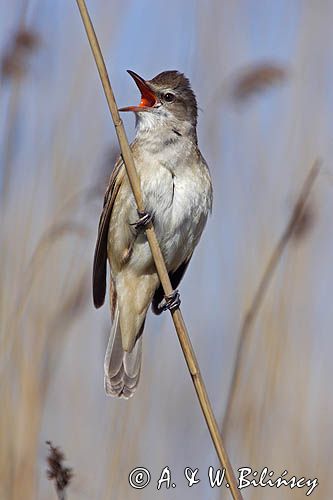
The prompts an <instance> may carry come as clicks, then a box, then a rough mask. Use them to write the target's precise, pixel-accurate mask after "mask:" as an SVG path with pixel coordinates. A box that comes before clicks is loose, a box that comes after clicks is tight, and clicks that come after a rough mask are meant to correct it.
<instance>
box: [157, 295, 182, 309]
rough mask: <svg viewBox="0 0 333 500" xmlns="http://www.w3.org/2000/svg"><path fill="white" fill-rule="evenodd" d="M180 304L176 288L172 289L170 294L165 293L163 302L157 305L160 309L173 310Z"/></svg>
mask: <svg viewBox="0 0 333 500" xmlns="http://www.w3.org/2000/svg"><path fill="white" fill-rule="evenodd" d="M179 306H180V295H179V292H178V290H174V291H173V292H172V293H170V295H165V296H164V300H163V302H161V304H160V305H159V309H160V311H167V310H169V311H174V310H175V309H178V307H179Z"/></svg>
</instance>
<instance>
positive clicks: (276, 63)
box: [0, 0, 333, 500]
mask: <svg viewBox="0 0 333 500" xmlns="http://www.w3.org/2000/svg"><path fill="white" fill-rule="evenodd" d="M87 4H88V8H89V10H90V13H91V16H92V19H93V22H94V24H95V29H96V32H97V35H98V37H99V40H100V44H101V47H102V50H103V53H104V56H105V60H106V63H107V66H108V69H109V71H110V77H111V81H112V84H113V86H114V92H115V95H116V97H117V101H118V105H119V106H126V105H129V104H135V103H137V102H138V99H139V95H138V91H137V89H136V86H135V85H134V83H133V81H132V80H131V78H130V77H129V75H128V74H127V73H126V69H132V70H134V71H136V72H137V73H139V74H140V75H142V76H144V77H146V78H147V79H148V78H152V77H153V76H155V75H156V74H157V73H159V72H161V71H163V70H166V69H179V70H181V71H182V72H184V73H185V74H186V75H187V76H188V77H189V78H190V80H191V83H192V86H193V89H194V90H195V92H196V95H197V98H198V102H199V106H200V112H199V130H198V134H199V145H200V148H201V151H202V153H203V155H204V156H205V158H206V160H207V162H208V164H209V166H210V170H211V174H212V178H213V184H214V195H215V200H214V209H213V215H212V217H211V218H210V220H209V222H208V225H207V228H206V231H205V233H204V236H203V238H202V240H201V242H200V245H199V247H198V249H197V251H196V252H195V255H194V258H193V259H192V262H191V265H190V268H189V271H188V273H187V275H186V278H185V279H184V281H183V283H182V285H181V295H182V308H183V313H184V318H185V320H186V323H187V325H188V328H189V331H190V335H191V339H192V342H193V345H194V348H195V350H196V353H197V356H198V360H199V363H200V366H201V370H202V374H203V376H204V379H205V381H206V384H207V389H208V393H209V396H210V398H211V401H212V404H213V407H214V410H215V412H216V417H217V419H218V421H219V423H220V425H221V427H222V422H223V419H225V428H224V430H225V432H224V436H225V440H226V444H227V448H228V451H229V453H230V458H231V461H232V463H233V465H234V468H235V469H237V468H238V467H241V466H245V465H247V466H249V467H252V468H253V469H256V470H259V471H260V470H261V469H262V468H263V467H264V466H267V467H268V468H269V470H273V471H275V475H276V476H279V475H280V474H281V473H282V472H283V471H284V470H285V469H287V470H288V471H289V476H291V475H294V474H295V475H297V476H298V477H301V476H304V477H305V478H315V477H317V478H318V480H319V483H320V486H319V487H318V488H317V489H316V490H315V491H314V493H313V494H312V497H314V498H318V499H324V500H325V499H330V498H332V493H331V486H330V483H329V479H330V472H329V469H330V463H331V460H332V458H333V446H332V445H333V433H332V421H333V401H332V394H331V384H330V380H331V379H332V376H333V368H332V355H331V352H332V347H333V344H332V338H331V337H330V332H331V331H332V327H333V313H332V296H333V266H332V255H333V233H332V231H331V228H332V213H333V166H332V164H331V159H332V157H333V140H332V139H333V137H332V130H333V128H332V126H333V113H332V111H333V93H332V88H333V42H332V36H331V35H332V18H333V1H332V0H327V1H326V0H321V1H320V2H316V3H315V2H304V1H300V0H299V1H297V0H296V1H293V2H290V1H289V0H278V1H276V2H269V1H261V0H259V1H258V0H256V1H247V0H242V1H241V0H233V1H230V0H209V1H207V2H201V1H199V0H196V1H195V0H183V1H182V2H178V1H175V0H169V2H162V1H158V2H156V1H152V0H141V1H140V2H135V1H129V0H125V1H124V0H123V1H121V2H120V1H114V2H111V1H106V0H95V1H94V2H93V1H88V2H87ZM0 5H1V16H0V54H1V63H0V64H1V67H0V72H1V75H0V76H1V95H0V103H1V104H0V105H1V114H0V130H1V133H0V140H1V146H0V148H1V150H0V217H1V223H0V228H1V229H0V238H1V241H0V255H1V265H0V279H1V290H0V318H1V330H0V332H1V337H0V338H1V349H0V401H1V411H0V498H1V499H4V500H7V499H8V500H9V499H10V500H11V499H13V500H14V499H15V500H21V499H22V498H24V499H25V500H30V499H52V498H55V491H54V488H53V485H52V484H51V483H50V482H49V481H48V480H47V478H46V468H47V464H46V456H47V452H48V449H47V446H46V444H45V441H46V440H51V441H52V442H53V443H54V445H57V446H60V448H61V449H62V450H63V451H64V453H65V455H66V459H67V461H66V464H67V465H68V466H70V467H72V468H73V472H74V477H73V479H72V481H71V484H70V486H69V488H68V498H69V499H105V500H107V499H112V500H117V499H121V500H122V499H124V498H128V499H136V498H139V499H143V498H144V499H146V500H149V499H152V498H160V499H163V498H170V497H171V496H172V497H173V498H182V499H183V498H184V499H190V498H191V499H202V498H205V499H214V500H215V499H226V498H228V499H229V498H231V497H230V496H229V492H228V490H227V489H226V487H225V486H222V487H221V488H214V489H212V488H210V486H209V484H208V480H207V469H208V467H209V466H210V465H213V466H214V467H218V463H217V459H216V456H215V452H214V449H213V446H212V443H211V441H210V438H209V434H208V431H207V429H206V425H205V423H204V420H203V416H202V414H201V412H200V409H199V406H198V403H197V400H196V395H195V392H194V389H193V387H192V382H191V379H190V377H189V374H188V372H187V369H186V367H185V363H184V360H183V356H182V353H181V350H180V347H179V344H178V340H177V337H176V334H175V332H174V328H173V325H172V322H171V319H170V316H169V314H164V315H162V316H161V317H153V316H152V315H151V314H149V317H148V321H147V323H146V330H145V340H144V359H143V370H142V374H141V382H140V386H139V389H138V391H137V393H136V395H135V397H134V398H133V399H131V400H129V401H124V400H115V399H109V398H107V397H106V396H105V394H104V389H103V358H104V352H105V347H106V342H107V336H108V333H109V329H110V317H109V311H108V306H107V304H106V305H105V306H104V307H103V308H102V309H101V310H98V311H96V310H95V309H94V307H93V305H92V299H91V268H92V257H93V250H94V244H95V238H96V234H97V225H98V219H99V215H100V211H101V206H102V199H103V194H104V190H105V188H106V184H107V180H108V177H109V175H110V172H111V169H112V167H113V163H114V161H115V159H116V157H117V154H118V147H117V144H116V140H115V133H114V129H113V125H112V122H111V119H110V116H109V112H108V109H107V106H106V101H105V97H104V95H103V92H102V87H101V84H100V81H99V78H98V74H97V71H96V67H95V64H94V61H93V58H92V55H91V52H90V48H89V45H88V41H87V38H86V35H85V32H84V29H83V25H82V21H81V19H80V16H79V12H78V8H77V5H76V2H75V1H74V0H72V1H70V2H69V1H68V0H66V1H65V0H57V2H54V1H51V0H43V1H41V0H26V1H25V0H21V1H19V0H12V1H11V2H8V1H6V0H0ZM124 122H125V125H126V129H127V131H128V136H129V137H130V138H131V139H132V138H133V137H134V117H133V116H131V115H130V116H124ZM318 158H320V159H321V160H322V163H321V170H320V173H319V176H318V177H317V178H316V180H315V182H314V183H313V186H312V187H311V193H310V195H309V199H308V201H307V204H306V207H305V209H304V212H303V214H302V217H301V218H300V219H299V221H298V224H296V225H295V228H294V230H293V231H291V232H290V234H288V235H287V237H286V238H285V240H284V242H283V248H282V250H283V251H282V252H281V254H279V255H278V258H277V259H276V266H275V267H274V266H273V268H272V269H271V271H270V272H269V280H268V281H269V286H267V287H266V288H265V289H264V293H262V294H261V297H260V300H259V302H260V303H259V304H257V306H256V305H255V309H253V301H254V300H255V297H256V291H257V290H258V287H259V286H260V283H261V280H262V276H263V273H264V272H265V269H266V266H267V265H268V263H269V261H270V259H271V256H272V254H273V252H274V249H275V248H276V245H277V244H278V241H279V240H280V238H281V235H282V234H283V232H284V231H285V228H286V227H287V225H288V223H289V220H290V218H291V216H292V213H293V210H294V206H295V203H296V200H297V197H298V196H299V193H300V192H301V190H302V186H303V184H304V182H305V179H306V177H307V176H308V173H309V170H310V168H311V166H312V165H313V164H314V162H315V161H316V159H318ZM249 310H250V311H252V312H253V314H252V317H251V322H250V323H251V324H247V326H246V327H245V330H246V339H247V340H246V343H245V347H244V349H243V350H242V356H241V360H240V363H238V365H237V374H236V379H234V383H233V384H232V387H231V383H232V373H233V370H234V367H235V359H236V352H237V348H238V347H237V346H238V345H239V339H240V338H241V337H242V336H244V321H246V318H247V319H248V318H249V316H248V311H249ZM250 316H251V315H250ZM242 325H243V326H242ZM242 331H243V333H242ZM243 345H244V344H243ZM235 380H236V381H237V383H236V382H235ZM230 387H231V389H230ZM230 390H231V393H232V404H231V405H230V396H228V395H230ZM228 401H229V404H228ZM227 407H228V408H229V409H228V415H227V418H226V417H225V412H226V408H227ZM166 465H168V466H169V467H170V470H171V473H172V481H173V482H174V483H176V485H177V487H176V489H171V490H166V489H165V488H162V490H160V491H157V490H156V484H157V480H158V478H159V476H160V473H161V471H162V469H163V467H165V466H166ZM138 466H144V467H147V468H148V469H150V471H151V476H152V480H151V483H150V485H149V486H148V487H147V488H145V489H143V490H135V489H132V488H131V487H130V486H129V484H128V474H129V472H130V471H131V470H132V469H133V468H135V467H138ZM186 466H189V467H192V468H199V469H200V472H199V474H198V476H199V478H200V479H201V482H200V483H199V484H198V485H196V486H193V487H192V488H191V489H190V488H188V487H187V486H186V481H185V478H184V475H183V471H184V468H185V467H186ZM171 491H172V492H171ZM306 491H307V489H306V488H303V489H296V488H295V489H293V490H290V489H289V488H285V487H282V488H280V489H276V488H268V487H266V488H265V489H264V488H247V489H246V490H243V495H244V498H246V499H289V498H290V499H293V500H297V499H298V498H304V497H305V493H306Z"/></svg>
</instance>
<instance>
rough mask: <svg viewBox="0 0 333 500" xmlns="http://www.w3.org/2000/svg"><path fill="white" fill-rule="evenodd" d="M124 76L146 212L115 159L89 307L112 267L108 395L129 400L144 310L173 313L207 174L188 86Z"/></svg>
mask: <svg viewBox="0 0 333 500" xmlns="http://www.w3.org/2000/svg"><path fill="white" fill-rule="evenodd" d="M128 73H129V74H130V75H131V76H132V78H133V79H134V81H135V83H136V85H137V86H138V88H139V90H140V92H141V102H140V104H139V105H138V106H129V107H126V108H122V109H120V110H119V111H133V112H134V113H135V117H136V136H135V139H134V141H133V143H132V144H131V150H132V153H133V158H134V162H135V166H136V168H137V172H138V175H139V178H140V183H141V190H142V196H143V201H144V206H145V209H146V212H145V213H144V214H142V213H139V215H138V212H137V209H136V204H135V200H134V197H133V193H132V190H131V186H130V184H129V180H128V177H127V174H126V170H125V166H124V163H123V161H122V158H121V157H120V158H119V160H118V161H117V163H116V165H115V167H114V169H113V171H112V174H111V178H110V182H109V185H108V188H107V190H106V193H105V197H104V206H103V211H102V214H101V217H100V222H99V228H98V237H97V243H96V249H95V257H94V269H93V297H94V304H95V307H97V308H98V307H100V306H101V305H102V304H103V303H104V300H105V294H106V274H107V261H109V266H110V304H111V317H112V320H113V322H112V328H111V334H110V338H109V342H108V346H107V351H106V355H105V361H104V386H105V390H106V393H107V394H110V395H112V396H119V397H124V398H129V397H131V396H132V395H133V394H134V392H135V390H136V388H137V384H138V381H139V377H140V369H141V355H142V333H143V329H144V324H145V319H146V315H147V311H148V308H149V306H150V304H151V305H152V310H153V312H154V313H155V314H160V313H161V312H162V311H163V310H165V309H172V308H176V307H178V305H179V296H178V292H177V290H176V289H177V287H178V285H179V283H180V281H181V279H182V277H183V275H184V273H185V271H186V269H187V266H188V264H189V262H190V259H191V257H192V254H193V250H194V248H195V247H196V245H197V244H198V242H199V239H200V237H201V234H202V231H203V229H204V227H205V224H206V221H207V217H208V214H209V212H210V211H211V208H212V199H213V193H212V184H211V178H210V174H209V170H208V166H207V164H206V162H205V160H204V158H203V156H202V154H201V153H200V150H199V148H198V141H197V130H196V127H197V102H196V97H195V95H194V92H193V91H192V89H191V86H190V82H189V80H188V79H187V78H186V77H185V76H184V75H183V74H182V73H180V72H178V71H164V72H163V73H160V74H158V75H157V76H155V77H154V78H153V79H152V80H144V79H143V78H141V77H140V76H139V75H137V74H136V73H134V72H133V71H128ZM150 221H152V222H153V225H154V229H155V231H156V236H157V239H158V242H159V244H160V247H161V250H162V254H163V257H164V259H165V263H166V267H167V270H168V273H169V276H170V280H171V284H172V287H173V289H174V290H175V292H174V294H173V295H172V296H171V297H164V294H163V289H162V287H161V284H160V280H159V277H158V275H157V272H156V268H155V265H154V261H153V258H152V255H151V251H150V247H149V244H148V241H147V238H146V235H145V231H144V229H145V227H146V226H147V224H149V223H150Z"/></svg>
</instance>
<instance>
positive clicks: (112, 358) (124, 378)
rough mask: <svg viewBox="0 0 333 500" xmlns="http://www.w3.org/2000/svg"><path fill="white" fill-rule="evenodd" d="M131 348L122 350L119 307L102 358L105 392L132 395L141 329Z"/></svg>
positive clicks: (139, 352)
mask: <svg viewBox="0 0 333 500" xmlns="http://www.w3.org/2000/svg"><path fill="white" fill-rule="evenodd" d="M143 327H144V324H143V325H142V328H141V330H140V334H139V335H138V338H137V340H136V342H135V345H134V347H133V350H132V351H131V352H126V351H124V350H123V347H122V342H121V331H120V325H119V309H118V306H117V307H116V310H115V315H114V320H113V324H112V328H111V333H110V337H109V342H108V346H107V349H106V353H105V359H104V387H105V391H106V393H107V394H110V395H111V396H118V397H123V398H125V399H128V398H130V397H131V396H133V394H134V392H135V390H136V388H137V385H138V382H139V378H140V369H141V356H142V331H143Z"/></svg>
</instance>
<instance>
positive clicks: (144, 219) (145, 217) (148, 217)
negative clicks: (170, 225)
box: [130, 210, 153, 231]
mask: <svg viewBox="0 0 333 500" xmlns="http://www.w3.org/2000/svg"><path fill="white" fill-rule="evenodd" d="M138 215H139V218H138V220H137V221H136V222H133V223H132V224H130V226H134V227H135V229H136V230H137V231H140V230H145V229H146V228H147V226H148V225H149V224H150V222H151V221H152V220H153V216H152V214H151V213H149V212H140V210H138Z"/></svg>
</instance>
